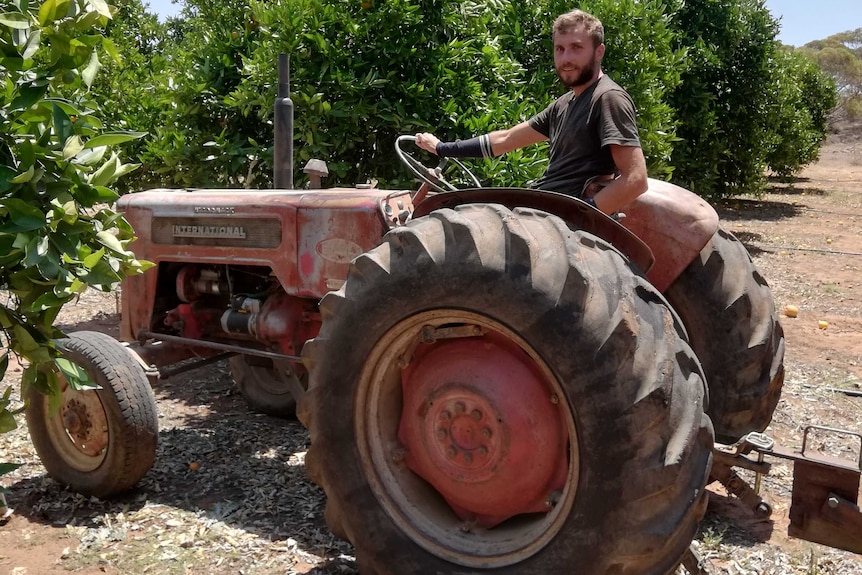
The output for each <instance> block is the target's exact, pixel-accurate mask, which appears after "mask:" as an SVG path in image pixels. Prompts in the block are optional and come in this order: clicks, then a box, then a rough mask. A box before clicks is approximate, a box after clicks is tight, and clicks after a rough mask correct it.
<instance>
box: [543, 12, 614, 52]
mask: <svg viewBox="0 0 862 575" xmlns="http://www.w3.org/2000/svg"><path fill="white" fill-rule="evenodd" d="M581 26H583V27H584V30H585V31H586V32H587V34H589V35H590V38H592V39H593V45H594V46H595V47H598V46H600V45H602V44H603V43H604V41H605V27H604V26H602V23H601V21H600V20H599V19H598V18H596V17H595V16H593V15H592V14H587V13H586V12H584V11H583V10H577V9H576V10H572V11H571V12H566V13H565V14H561V15H559V16H557V19H556V20H554V35H557V34H566V33H568V32H571V31H572V30H574V29H575V28H580V27H581Z"/></svg>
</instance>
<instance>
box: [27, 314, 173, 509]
mask: <svg viewBox="0 0 862 575" xmlns="http://www.w3.org/2000/svg"><path fill="white" fill-rule="evenodd" d="M57 343H58V347H59V348H60V349H61V350H62V353H63V356H64V357H65V358H66V359H68V360H70V361H72V362H74V363H76V364H77V365H79V366H80V367H81V368H83V369H84V370H85V371H86V372H87V374H88V375H89V376H90V379H91V380H92V381H93V382H94V383H95V384H96V385H98V386H99V387H100V389H97V390H87V391H78V390H75V389H73V388H72V387H71V386H70V385H69V384H68V382H66V381H65V380H64V379H63V378H62V376H61V393H62V396H61V402H60V409H59V411H58V412H56V413H52V410H51V408H50V401H49V398H48V397H47V396H45V395H43V394H41V393H39V392H38V391H36V390H34V389H32V388H31V389H30V390H29V392H28V399H29V403H28V406H27V411H26V418H27V427H28V429H29V431H30V438H31V439H32V440H33V445H34V446H35V448H36V452H37V453H38V454H39V458H40V459H41V460H42V464H43V465H44V466H45V469H47V471H48V475H50V476H51V477H53V478H54V479H55V480H56V481H58V482H59V483H62V484H63V485H67V486H69V487H70V488H71V489H73V490H75V491H77V492H79V493H83V494H85V495H94V496H96V497H108V496H110V495H114V494H116V493H120V492H122V491H126V490H128V489H131V488H132V487H134V485H135V484H136V483H137V482H138V481H139V480H140V479H141V477H143V476H144V474H145V473H146V472H147V471H148V470H149V469H150V467H152V465H153V462H154V461H155V458H156V443H157V441H158V419H157V414H156V402H155V398H154V397H153V392H152V389H151V388H150V385H149V381H148V380H147V376H146V373H145V372H144V369H143V367H141V365H140V364H139V363H138V362H137V361H135V359H134V357H133V356H132V355H131V353H129V351H128V350H126V349H125V348H124V347H123V346H122V345H121V344H120V343H119V342H117V341H116V340H115V339H114V338H112V337H110V336H108V335H105V334H103V333H98V332H92V331H80V332H76V333H72V334H69V336H68V337H67V338H65V339H62V340H59V341H58V342H57Z"/></svg>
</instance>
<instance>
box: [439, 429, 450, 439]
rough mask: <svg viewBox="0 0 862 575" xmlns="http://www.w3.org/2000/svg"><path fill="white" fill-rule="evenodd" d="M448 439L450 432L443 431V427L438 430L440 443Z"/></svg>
mask: <svg viewBox="0 0 862 575" xmlns="http://www.w3.org/2000/svg"><path fill="white" fill-rule="evenodd" d="M447 437H449V432H448V431H446V430H445V429H443V428H442V427H441V428H440V429H438V430H437V439H439V440H440V441H443V440H444V439H446V438H447Z"/></svg>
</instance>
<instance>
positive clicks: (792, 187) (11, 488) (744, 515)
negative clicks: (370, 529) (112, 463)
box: [0, 139, 862, 575]
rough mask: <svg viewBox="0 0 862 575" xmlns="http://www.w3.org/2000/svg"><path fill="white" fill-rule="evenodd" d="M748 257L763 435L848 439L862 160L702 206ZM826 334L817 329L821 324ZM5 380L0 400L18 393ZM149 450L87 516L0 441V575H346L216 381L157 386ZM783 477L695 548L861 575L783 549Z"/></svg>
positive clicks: (841, 561)
mask: <svg viewBox="0 0 862 575" xmlns="http://www.w3.org/2000/svg"><path fill="white" fill-rule="evenodd" d="M716 207H717V209H718V210H719V212H720V215H721V217H722V219H723V226H724V227H725V228H726V229H728V230H730V231H732V232H733V233H734V234H736V235H737V237H739V238H740V239H741V240H742V241H743V242H744V243H745V244H746V246H747V247H748V249H749V251H750V252H751V254H752V256H753V257H754V259H755V262H756V264H757V266H758V267H759V269H760V270H761V272H762V273H763V275H764V276H765V277H766V278H767V279H768V281H769V282H770V285H771V286H772V288H773V291H774V294H775V298H776V303H777V305H778V308H779V309H780V310H783V309H784V308H785V306H788V305H792V306H796V307H797V308H798V310H799V313H798V317H796V318H789V317H783V318H782V324H783V326H784V330H785V334H786V344H787V353H786V360H785V364H786V368H787V376H786V381H785V387H784V392H783V395H782V400H781V402H780V404H779V407H778V410H777V412H776V414H775V417H774V420H773V423H772V425H771V426H770V428H769V429H768V431H767V432H768V433H769V434H770V435H771V436H773V437H775V438H776V439H777V440H778V441H779V443H781V444H782V445H786V446H788V447H798V446H799V445H800V444H801V438H802V433H803V429H804V427H805V426H807V425H812V424H820V425H828V426H831V427H841V428H846V429H849V430H852V431H854V432H857V433H858V432H860V431H862V425H860V422H862V397H860V395H862V144H859V143H854V142H853V141H849V142H848V141H846V139H845V141H838V139H836V140H834V141H832V142H831V143H828V144H827V146H826V147H825V148H824V149H823V152H822V155H821V160H820V161H819V162H818V163H817V164H816V165H813V166H811V167H809V168H808V169H806V170H805V172H804V173H803V174H802V177H801V178H799V179H798V180H796V181H795V182H794V183H792V184H787V183H781V182H774V183H772V184H771V188H770V193H768V194H767V195H766V196H764V197H763V198H760V199H737V200H731V201H728V202H724V203H722V204H721V205H718V206H716ZM118 321H119V317H118V315H117V313H116V302H115V297H114V295H113V294H99V293H88V294H85V296H84V297H83V298H82V299H81V301H80V302H79V303H78V304H77V305H75V306H70V307H69V308H68V309H67V310H65V311H64V314H63V316H62V323H63V325H62V327H63V329H65V330H66V331H76V330H81V329H93V330H98V331H104V332H107V333H110V334H112V335H116V334H117V324H118ZM822 322H825V323H822ZM19 376H20V370H18V369H16V368H15V367H11V368H10V370H9V373H7V376H6V378H5V379H4V381H3V384H0V391H2V389H4V388H5V386H6V385H5V384H12V385H15V386H17V378H18V377H19ZM154 391H155V394H156V398H157V401H158V409H159V425H160V445H159V450H158V456H157V461H156V464H155V466H154V467H153V469H152V470H151V471H150V472H149V473H148V474H147V475H146V476H145V477H144V479H143V480H142V481H141V483H140V484H139V486H138V487H137V488H136V489H135V490H134V491H133V492H131V493H129V494H128V495H125V496H123V497H120V498H118V499H115V500H112V501H100V500H97V499H90V498H86V497H83V496H80V495H77V494H74V493H71V492H69V491H67V490H65V489H63V488H61V487H60V486H59V485H57V484H56V483H54V482H53V481H52V480H51V479H50V478H48V477H46V476H45V472H44V468H43V467H42V466H41V464H40V463H39V460H38V457H37V456H36V454H35V453H34V451H33V449H32V447H31V446H30V444H29V440H28V438H27V435H26V429H25V428H24V426H25V424H24V421H23V417H20V418H19V425H20V426H21V429H19V430H17V431H15V432H13V433H10V434H5V435H3V436H0V461H13V462H18V463H23V464H24V466H23V467H22V468H21V469H19V470H18V471H16V472H14V473H13V474H11V475H7V476H5V477H4V478H3V479H2V480H0V481H2V485H3V486H5V487H7V488H8V494H7V498H8V504H9V507H10V508H12V509H14V513H12V515H11V517H9V518H8V519H7V520H6V521H5V522H2V521H0V575H6V574H14V575H36V574H40V575H41V574H45V575H54V574H59V573H67V572H74V573H80V574H85V575H94V574H102V573H107V574H119V573H159V574H191V573H208V574H211V575H221V574H229V573H230V574H234V573H249V574H250V573H255V574H257V573H260V574H264V575H266V574H270V573H272V574H275V573H281V574H295V573H313V574H318V575H330V574H344V573H356V572H357V567H356V563H355V560H354V558H353V555H352V554H353V551H352V548H351V547H350V545H349V544H347V543H345V542H342V541H340V540H338V539H336V538H335V537H333V536H332V535H331V534H330V533H329V531H328V530H327V529H326V526H325V524H324V523H323V519H322V517H323V506H324V503H323V496H322V493H321V492H320V491H319V490H318V489H317V488H316V487H315V486H314V485H313V484H311V483H310V482H309V481H308V480H307V478H306V477H305V474H304V469H303V458H304V455H305V450H306V449H307V444H308V436H307V433H306V432H305V430H304V429H303V428H302V426H301V425H300V424H298V423H297V422H293V421H282V420H278V419H275V418H271V417H268V416H263V415H258V414H254V413H251V412H250V411H249V410H247V409H246V407H245V405H244V403H243V401H242V399H241V397H239V395H238V393H237V392H236V391H235V388H234V384H233V381H232V378H231V375H230V373H229V370H228V368H227V366H226V365H225V364H216V365H214V366H211V367H209V368H205V369H201V370H198V371H195V372H191V373H186V374H182V375H179V376H176V377H173V378H170V379H167V380H165V381H162V382H160V383H159V384H158V385H157V386H156V388H155V389H154ZM812 445H813V446H814V447H815V448H816V449H818V450H822V451H825V452H828V453H831V454H833V455H836V456H840V457H843V458H845V459H848V460H851V461H858V460H859V457H860V455H859V452H860V439H859V438H858V437H835V436H831V435H827V434H822V433H817V434H815V435H814V441H813V442H812ZM791 486H792V473H791V470H790V468H789V467H788V466H787V465H786V464H784V463H781V462H780V461H777V462H775V465H774V467H773V471H772V473H771V474H770V475H769V476H767V477H766V478H765V479H764V487H763V490H764V495H765V496H766V497H767V499H768V500H769V501H770V502H771V504H772V505H773V507H774V513H773V515H772V517H771V519H769V520H757V519H756V518H755V517H754V516H753V515H752V514H751V513H750V512H749V511H748V510H747V509H746V508H745V507H744V506H743V505H742V504H741V503H740V502H739V501H738V500H735V499H733V498H730V497H728V496H727V494H726V493H725V492H724V491H723V490H722V489H721V487H719V486H717V485H713V486H711V487H710V490H711V492H712V495H713V496H712V500H711V504H710V509H709V511H708V513H707V516H706V518H705V520H704V522H703V525H702V528H701V532H700V533H699V535H698V538H697V546H698V548H699V550H700V552H701V554H702V555H704V556H705V557H707V558H708V559H709V560H710V562H711V564H712V569H713V570H714V572H715V573H722V574H728V575H754V574H774V575H785V574H797V573H798V574H805V575H853V574H862V556H858V555H854V554H851V553H848V552H843V551H836V550H833V549H830V548H828V547H824V546H821V545H817V544H812V543H807V542H805V541H801V540H798V539H792V538H789V537H788V535H787V526H788V521H789V520H788V513H789V506H790V489H791Z"/></svg>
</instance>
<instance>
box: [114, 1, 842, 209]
mask: <svg viewBox="0 0 862 575" xmlns="http://www.w3.org/2000/svg"><path fill="white" fill-rule="evenodd" d="M121 4H122V5H130V6H131V5H135V4H137V5H140V2H139V0H123V1H122V2H121ZM186 6H187V8H186V9H185V11H184V12H183V13H182V15H181V17H180V18H179V19H176V20H173V21H171V22H169V23H168V25H167V27H165V29H164V30H163V31H162V32H158V31H155V32H154V33H155V34H156V35H157V36H158V41H159V42H160V51H159V53H160V54H161V56H159V55H157V56H156V57H154V58H153V59H152V61H153V62H154V64H153V65H152V66H151V67H150V73H149V76H146V77H144V76H142V75H141V72H140V69H142V66H137V67H135V68H134V69H132V68H130V67H127V68H126V70H127V71H126V72H122V73H121V74H120V75H119V76H116V78H118V80H117V81H116V82H115V83H114V85H113V86H112V92H117V91H119V92H122V91H123V90H126V91H128V89H129V88H124V86H133V87H134V94H135V95H136V96H137V97H138V100H139V101H138V102H137V103H130V105H127V106H123V107H122V108H121V109H120V110H119V111H118V113H119V116H118V118H119V119H120V120H122V121H123V122H125V123H126V125H127V126H128V127H132V128H134V127H136V126H138V127H139V128H138V129H141V128H140V127H142V126H146V127H147V129H152V131H153V132H154V135H153V138H151V139H150V140H148V141H147V142H146V143H145V144H144V143H142V144H141V148H140V154H139V155H138V158H139V161H141V162H142V163H143V164H144V169H143V170H141V171H139V172H138V173H136V174H135V175H134V177H133V178H132V179H130V180H129V185H130V186H132V187H139V188H143V187H149V186H167V187H175V186H188V187H198V186H200V187H207V186H214V187H268V186H269V185H271V174H272V171H273V170H272V166H271V159H272V135H271V134H272V128H271V121H272V102H273V100H274V98H275V92H276V82H277V72H276V61H277V54H278V53H288V54H290V56H291V65H292V81H291V83H292V94H291V97H292V99H293V101H294V103H295V106H296V113H295V118H296V140H297V141H296V143H295V150H296V164H297V165H296V169H295V171H294V173H295V174H298V176H297V178H296V180H297V181H296V184H297V185H302V183H303V181H302V175H301V167H302V165H303V164H304V163H305V162H306V161H307V160H308V159H309V158H321V159H324V160H326V161H327V162H328V163H329V168H330V173H331V176H330V181H329V182H328V183H329V184H336V183H338V184H347V185H351V184H354V183H357V182H364V181H367V180H369V179H376V180H378V181H379V182H380V185H387V186H396V185H398V186H412V183H411V182H410V181H409V180H408V179H407V174H406V172H405V171H404V170H402V169H401V168H400V167H399V166H398V165H397V162H396V161H395V159H394V154H393V151H392V147H393V143H394V141H395V138H396V136H397V135H399V134H403V133H413V132H416V131H420V130H423V131H424V130H431V131H434V132H436V133H437V134H438V135H439V136H441V137H442V138H444V139H451V138H456V137H469V136H471V135H475V134H478V133H483V132H487V131H490V130H494V129H501V128H505V127H508V126H510V125H512V124H514V123H517V122H519V121H523V120H525V119H527V118H529V117H530V116H531V115H533V114H534V113H536V112H537V111H539V110H541V109H542V108H544V107H545V106H546V105H547V104H548V103H550V101H551V100H553V99H554V98H555V97H557V96H559V95H560V94H562V93H563V91H564V88H563V87H562V86H561V85H560V84H559V82H558V80H557V78H556V75H555V73H554V71H553V60H552V56H551V33H550V27H551V24H552V22H553V19H554V17H555V16H556V15H558V14H560V13H562V12H564V11H567V10H570V9H571V4H570V3H569V2H565V1H562V0H536V1H534V2H513V1H510V0H472V1H467V2H463V1H455V0H394V1H386V2H384V1H382V0H366V1H363V2H358V1H357V2H344V1H342V0H290V1H289V2H288V1H284V0H283V1H280V2H272V1H269V2H262V1H256V0H249V1H247V2H246V1H243V0H225V1H215V0H189V1H188V2H187V3H186ZM580 7H581V8H582V9H584V10H587V11H589V12H591V13H593V14H595V15H596V16H598V17H599V18H600V19H601V20H602V21H603V23H604V24H605V28H606V45H607V52H606V56H605V60H604V69H605V71H606V72H607V73H608V74H610V75H611V77H613V78H614V79H615V80H616V81H618V82H619V83H620V84H621V85H623V86H624V87H626V89H627V90H628V91H629V92H630V93H631V95H632V98H633V99H634V101H635V104H636V106H637V109H638V117H639V123H640V128H641V135H642V140H643V146H644V152H645V154H646V156H647V161H648V167H649V170H650V174H651V175H653V176H655V177H672V178H673V180H674V181H676V182H678V183H681V184H683V185H685V186H687V187H690V188H692V189H693V190H694V191H695V192H697V193H699V194H701V195H704V196H726V195H734V194H739V193H751V192H758V191H759V190H761V189H762V185H763V181H764V180H763V174H764V170H765V169H766V168H772V169H774V170H775V171H777V172H779V173H781V174H788V173H792V172H794V171H796V170H798V169H799V168H800V167H801V166H803V165H805V163H807V162H810V161H811V160H812V159H813V158H814V157H816V150H817V149H818V148H819V144H820V142H821V141H822V138H823V137H824V135H825V129H824V126H823V124H822V121H821V119H822V118H823V117H825V114H826V113H827V112H828V110H829V109H830V102H831V99H830V97H829V92H830V91H834V88H833V87H832V86H831V84H830V83H829V82H828V79H827V78H826V77H825V76H824V75H823V74H822V73H820V72H819V71H818V70H816V69H813V68H811V67H810V66H807V65H806V64H805V63H804V62H803V61H802V60H800V59H799V58H797V57H795V56H791V55H788V54H786V53H785V52H783V51H782V50H781V49H780V46H779V44H778V43H777V42H776V41H775V36H776V31H777V29H776V23H775V21H774V20H772V18H771V16H770V15H769V12H768V11H767V10H766V8H765V7H764V6H763V3H762V1H761V0H691V1H687V2H681V1H679V0H642V1H635V0H622V1H614V0H585V1H584V2H582V3H581V4H580ZM137 18H138V19H139V20H140V19H141V17H140V16H138V17H137ZM112 37H113V36H112ZM126 37H127V35H126ZM118 41H120V40H119V39H118ZM123 74H128V75H130V76H129V78H128V79H125V78H124V77H123ZM112 77H114V76H112ZM824 95H825V97H824ZM545 166H546V153H545V151H544V149H543V147H542V146H535V147H532V148H530V149H525V150H519V151H516V152H513V153H510V154H508V155H506V156H505V157H502V158H497V159H494V160H488V161H485V162H483V163H480V165H479V166H477V169H476V171H477V173H479V175H480V178H482V179H483V180H484V181H486V182H488V183H489V184H492V185H525V184H527V183H528V182H529V181H530V180H532V179H534V178H536V177H538V176H539V175H540V174H541V173H542V171H543V169H544V167H545Z"/></svg>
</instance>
